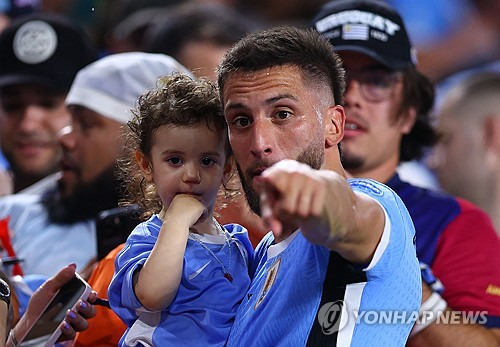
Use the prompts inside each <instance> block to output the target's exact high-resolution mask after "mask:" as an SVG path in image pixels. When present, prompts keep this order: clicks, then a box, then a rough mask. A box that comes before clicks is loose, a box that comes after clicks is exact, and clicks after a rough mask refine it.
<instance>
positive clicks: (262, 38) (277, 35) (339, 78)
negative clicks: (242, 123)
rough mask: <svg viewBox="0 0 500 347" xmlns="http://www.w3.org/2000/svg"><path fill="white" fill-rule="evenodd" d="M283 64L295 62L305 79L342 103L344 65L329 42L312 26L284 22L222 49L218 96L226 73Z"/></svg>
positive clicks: (252, 70) (250, 70)
mask: <svg viewBox="0 0 500 347" xmlns="http://www.w3.org/2000/svg"><path fill="white" fill-rule="evenodd" d="M283 65H294V66H297V67H298V68H299V69H300V70H301V72H302V76H303V78H304V80H306V81H309V82H313V83H318V84H319V83H324V84H326V85H327V86H329V87H330V88H331V90H332V93H333V97H334V100H335V103H336V104H341V103H342V94H343V93H344V89H345V81H344V69H343V68H342V62H341V60H340V58H339V56H338V55H337V54H336V53H335V52H334V51H333V47H332V45H331V44H330V43H329V42H328V41H327V40H326V39H325V38H323V37H322V36H321V35H320V34H319V33H318V32H316V31H314V30H312V29H299V28H294V27H287V26H284V27H277V28H272V29H268V30H263V31H259V32H256V33H252V34H249V35H247V36H246V37H244V38H243V39H242V40H240V41H239V42H238V43H236V44H235V45H234V46H233V47H232V48H231V49H230V50H229V51H228V52H227V53H226V55H225V57H224V59H223V60H222V62H221V63H220V65H219V68H218V83H219V89H220V93H221V99H222V91H223V88H224V83H225V82H226V79H227V77H228V76H229V74H231V73H234V72H237V71H244V72H254V71H259V70H263V69H266V68H272V67H275V66H283Z"/></svg>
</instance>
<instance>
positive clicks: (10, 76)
mask: <svg viewBox="0 0 500 347" xmlns="http://www.w3.org/2000/svg"><path fill="white" fill-rule="evenodd" d="M0 52H2V53H1V54H0V136H1V145H2V150H3V152H4V154H5V156H6V158H7V159H8V161H9V163H10V168H11V170H12V172H13V175H14V192H18V191H20V190H22V189H24V188H26V187H28V186H30V185H32V184H34V183H36V182H37V181H39V180H40V179H42V178H44V177H46V176H48V175H50V174H53V173H54V172H56V171H57V170H58V168H59V161H60V160H61V154H62V151H61V147H60V145H59V143H58V141H57V136H58V132H59V131H61V129H62V128H64V127H65V126H67V125H69V124H70V120H71V116H70V114H69V112H68V110H67V108H66V105H65V104H64V99H65V97H66V94H67V92H68V90H69V87H70V86H71V82H72V81H73V78H74V77H75V75H76V73H77V71H78V70H80V69H81V68H83V67H84V66H85V65H87V64H89V63H91V62H92V61H94V60H95V59H96V54H97V53H96V50H95V49H94V47H93V45H92V44H91V42H90V40H89V38H88V37H87V36H86V34H85V32H84V31H83V30H82V29H81V28H80V27H78V26H76V25H75V24H73V23H72V22H71V20H70V19H69V18H67V17H63V16H60V15H55V14H49V13H35V14H31V15H28V16H23V17H20V18H19V19H17V20H15V21H13V22H12V23H11V24H10V25H9V26H8V27H7V28H6V29H5V30H4V31H3V32H2V33H1V35H0Z"/></svg>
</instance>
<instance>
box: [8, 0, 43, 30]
mask: <svg viewBox="0 0 500 347" xmlns="http://www.w3.org/2000/svg"><path fill="white" fill-rule="evenodd" d="M40 7H41V0H28V1H23V0H0V32H1V31H2V30H3V29H5V27H6V26H7V25H9V23H10V21H11V20H12V19H14V18H17V17H20V16H24V15H27V14H29V13H32V12H35V11H39V10H40Z"/></svg>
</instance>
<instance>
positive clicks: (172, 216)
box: [165, 194, 208, 228]
mask: <svg viewBox="0 0 500 347" xmlns="http://www.w3.org/2000/svg"><path fill="white" fill-rule="evenodd" d="M207 214H208V211H207V208H206V207H205V205H203V204H202V203H201V201H200V200H198V199H196V197H194V196H193V195H189V194H178V195H176V196H175V197H174V198H173V199H172V202H171V203H170V205H169V206H168V209H167V212H166V213H165V221H167V220H169V221H174V222H175V223H176V224H179V223H185V226H186V227H187V228H191V227H192V226H193V225H195V224H196V223H197V222H202V221H204V220H205V219H206V216H207Z"/></svg>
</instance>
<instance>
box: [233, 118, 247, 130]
mask: <svg viewBox="0 0 500 347" xmlns="http://www.w3.org/2000/svg"><path fill="white" fill-rule="evenodd" d="M233 124H234V125H236V126H237V127H239V128H245V127H247V126H249V125H250V120H249V119H248V118H246V117H238V118H236V119H235V120H234V121H233Z"/></svg>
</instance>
